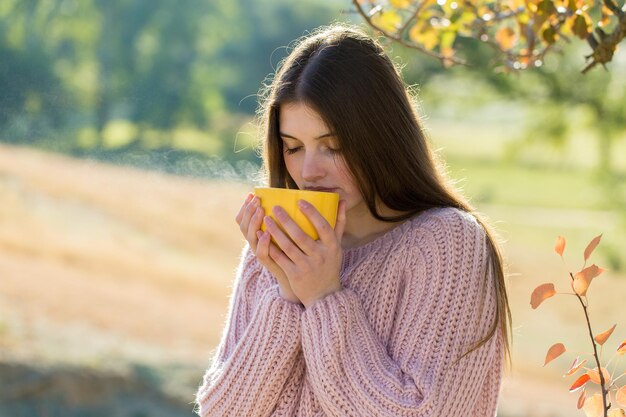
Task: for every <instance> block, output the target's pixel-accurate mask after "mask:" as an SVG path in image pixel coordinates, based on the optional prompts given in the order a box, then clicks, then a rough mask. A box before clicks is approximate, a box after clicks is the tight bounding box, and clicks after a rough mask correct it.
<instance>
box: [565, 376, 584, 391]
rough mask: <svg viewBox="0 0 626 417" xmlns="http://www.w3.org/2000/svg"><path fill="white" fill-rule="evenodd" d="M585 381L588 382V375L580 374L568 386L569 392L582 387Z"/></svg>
mask: <svg viewBox="0 0 626 417" xmlns="http://www.w3.org/2000/svg"><path fill="white" fill-rule="evenodd" d="M587 382H589V375H587V374H582V375H581V376H579V377H578V379H577V380H576V381H574V383H573V384H572V386H571V387H569V392H574V391H577V390H579V389H580V388H582V387H583V386H584V385H585V384H586V383H587Z"/></svg>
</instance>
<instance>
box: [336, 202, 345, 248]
mask: <svg viewBox="0 0 626 417" xmlns="http://www.w3.org/2000/svg"><path fill="white" fill-rule="evenodd" d="M346 204H347V203H346V200H339V207H338V208H337V222H336V223H335V236H336V237H337V240H338V241H339V242H341V238H342V237H343V232H344V230H345V229H346Z"/></svg>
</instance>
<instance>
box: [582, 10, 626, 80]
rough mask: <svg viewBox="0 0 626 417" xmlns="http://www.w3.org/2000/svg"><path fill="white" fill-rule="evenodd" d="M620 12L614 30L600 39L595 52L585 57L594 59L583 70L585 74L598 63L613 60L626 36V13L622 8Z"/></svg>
mask: <svg viewBox="0 0 626 417" xmlns="http://www.w3.org/2000/svg"><path fill="white" fill-rule="evenodd" d="M618 10H619V9H618ZM619 12H620V14H618V15H617V17H618V19H619V20H618V22H617V26H615V29H613V32H611V34H610V35H607V36H606V37H605V38H604V39H600V40H599V42H597V46H596V47H595V48H593V52H592V53H591V54H590V55H587V56H586V57H585V58H587V60H589V59H591V60H592V61H591V62H590V63H589V64H588V65H587V66H586V67H585V68H584V69H583V70H582V73H583V74H585V73H587V71H589V70H590V69H592V68H593V67H595V66H596V65H598V64H602V65H604V64H606V63H607V62H611V60H612V59H613V53H614V52H615V48H616V47H617V45H618V44H619V43H620V42H621V41H622V40H623V39H624V38H626V13H624V12H622V11H621V10H619ZM590 36H592V37H593V35H590ZM592 43H593V42H589V44H590V45H591V44H592Z"/></svg>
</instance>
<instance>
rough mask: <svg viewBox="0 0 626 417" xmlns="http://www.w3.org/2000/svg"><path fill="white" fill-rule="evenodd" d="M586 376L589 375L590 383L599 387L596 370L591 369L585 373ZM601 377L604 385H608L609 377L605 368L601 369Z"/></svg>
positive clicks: (598, 377) (598, 374)
mask: <svg viewBox="0 0 626 417" xmlns="http://www.w3.org/2000/svg"><path fill="white" fill-rule="evenodd" d="M586 375H589V379H591V382H593V383H595V384H598V385H600V373H598V368H593V369H590V370H588V371H587V373H586ZM602 376H603V377H604V384H605V385H608V384H609V382H610V379H611V375H610V374H609V371H607V369H606V368H604V367H603V368H602Z"/></svg>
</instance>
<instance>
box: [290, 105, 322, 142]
mask: <svg viewBox="0 0 626 417" xmlns="http://www.w3.org/2000/svg"><path fill="white" fill-rule="evenodd" d="M279 124H280V131H281V132H282V133H287V134H289V135H292V136H295V137H297V138H298V139H306V138H312V137H317V136H320V135H322V134H325V133H329V131H330V129H329V128H328V126H327V125H326V123H325V122H324V120H322V117H321V116H320V115H319V114H318V113H317V112H316V111H315V110H314V109H312V108H311V107H309V106H307V105H305V104H303V103H287V104H283V105H281V106H280V109H279Z"/></svg>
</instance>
